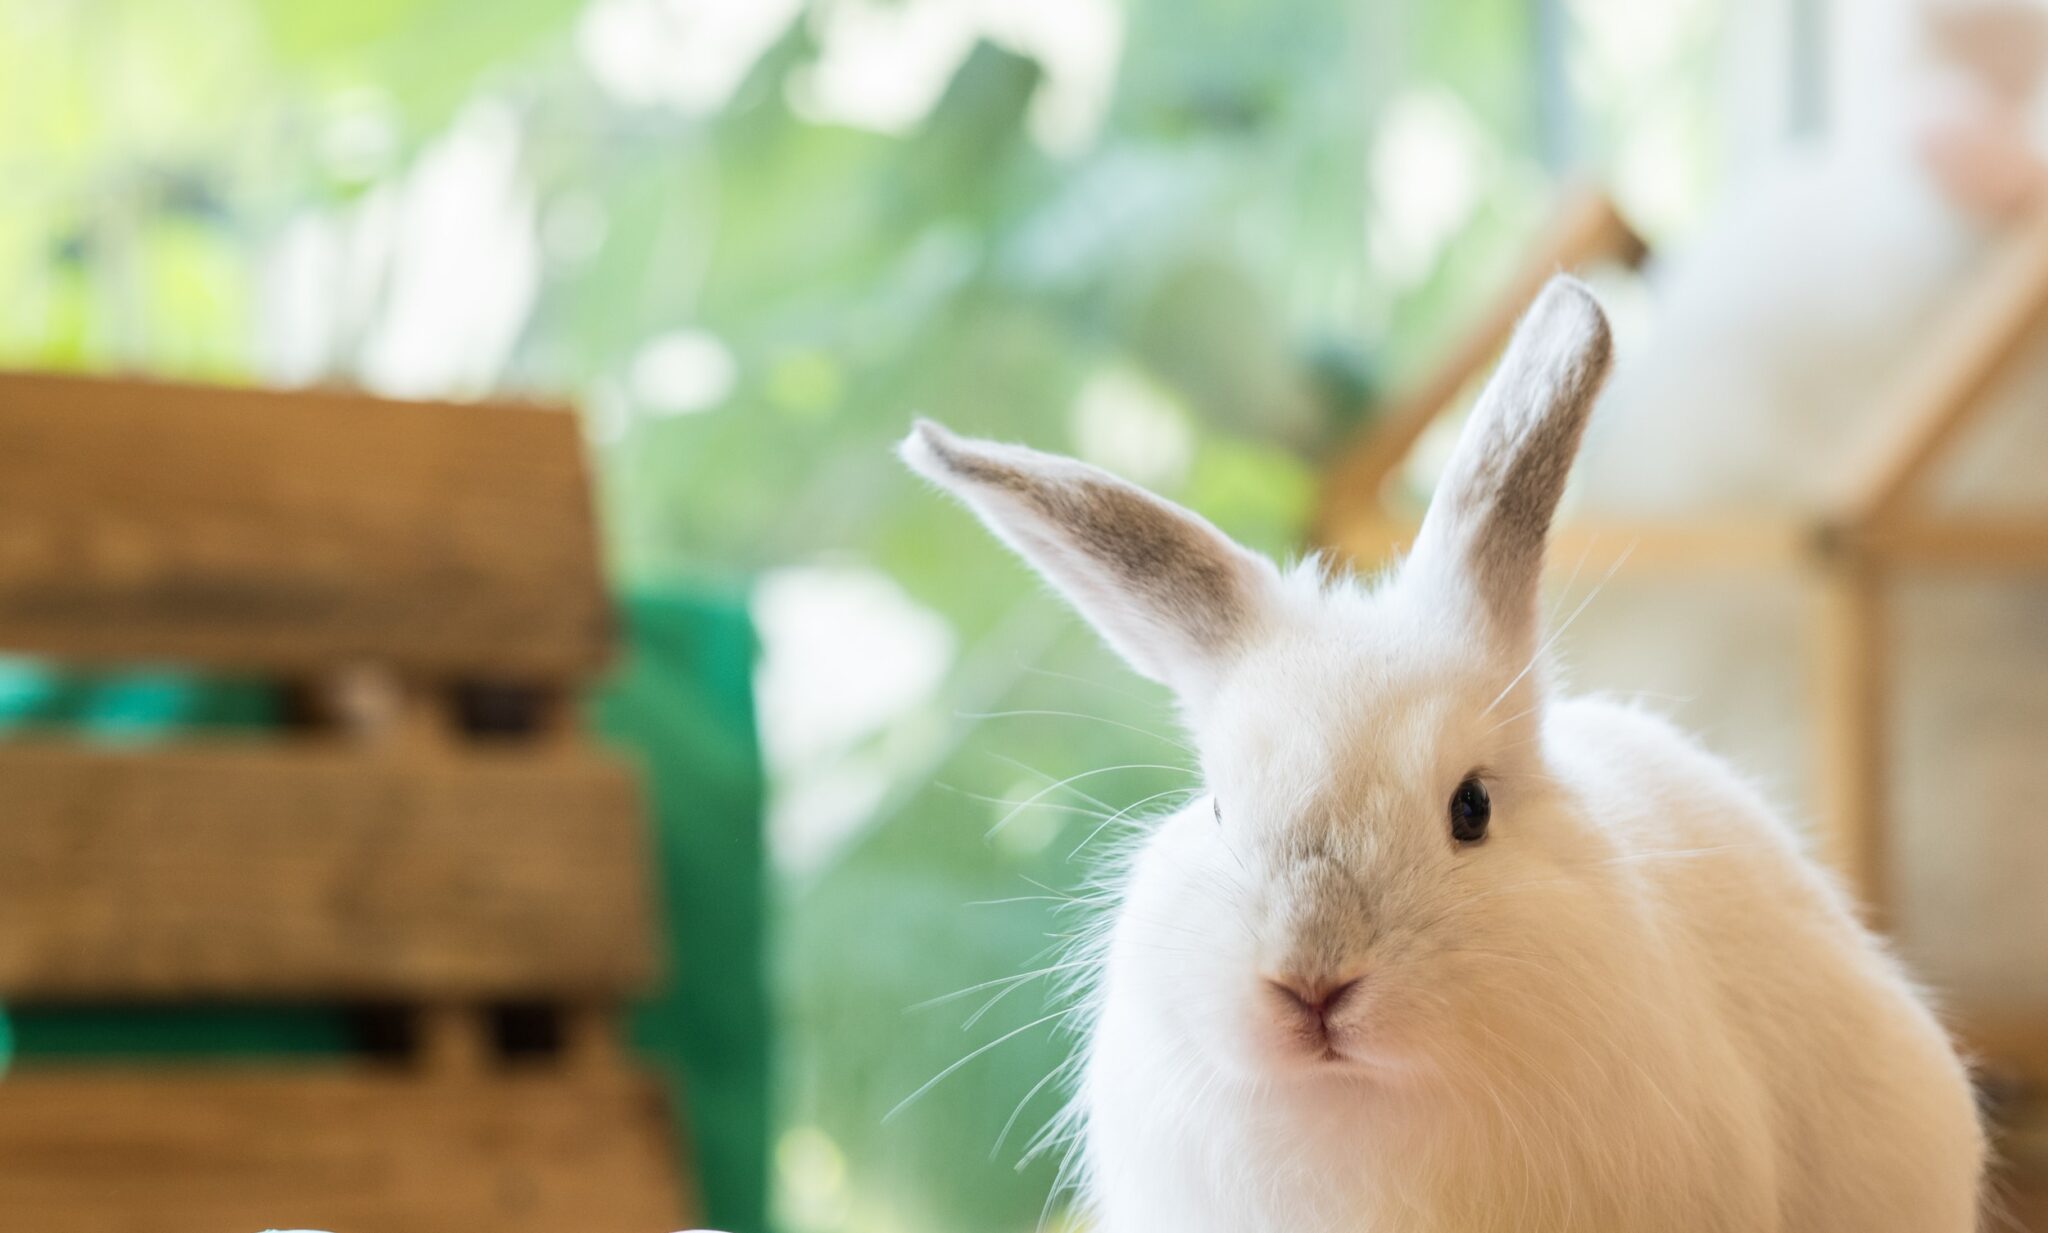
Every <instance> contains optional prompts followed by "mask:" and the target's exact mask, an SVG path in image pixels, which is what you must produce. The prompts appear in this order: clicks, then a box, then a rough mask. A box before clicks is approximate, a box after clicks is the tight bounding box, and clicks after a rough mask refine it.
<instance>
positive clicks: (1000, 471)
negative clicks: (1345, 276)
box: [901, 420, 1279, 703]
mask: <svg viewBox="0 0 2048 1233" xmlns="http://www.w3.org/2000/svg"><path fill="white" fill-rule="evenodd" d="M901 453H902V455H903V460H904V461H905V462H907V463H909V464H910V466H911V468H912V469H913V470H915V471H917V472H918V473H919V474H921V475H923V476H925V478H927V479H929V480H931V481H932V482H933V483H935V484H937V485H939V486H940V487H941V488H944V489H945V490H947V491H948V492H950V493H952V494H953V495H954V496H955V497H958V498H959V499H960V501H961V502H962V503H963V504H965V505H966V506H967V507H968V508H969V509H971V510H973V511H974V512H975V513H976V514H978V515H980V517H981V520H982V522H983V523H985V524H987V526H988V528H989V530H991V531H994V532H995V533H996V535H997V536H998V537H1000V538H1001V539H1002V540H1003V542H1004V543H1006V544H1008V545H1009V546H1010V547H1011V548H1014V549H1015V550H1016V551H1017V555H1019V556H1021V557H1023V558H1024V559H1025V560H1026V561H1028V562H1030V563H1031V565H1032V566H1033V567H1034V568H1035V569H1037V570H1038V572H1039V573H1040V574H1041V575H1043V576H1044V577H1045V579H1046V581H1048V582H1050V583H1052V585H1053V586H1054V588H1056V589H1057V590H1058V591H1059V592H1060V593H1061V594H1063V595H1065V596H1066V597H1067V599H1068V600H1069V601H1070V602H1071V603H1072V604H1073V605H1074V607H1075V608H1076V609H1078V610H1079V611H1080V613H1081V615H1082V616H1084V617H1086V618H1087V619H1088V621H1089V623H1090V624H1092V625H1094V626H1095V628H1096V630H1097V631H1098V632H1099V633H1101V635H1102V637H1103V639H1104V641H1106V642H1108V643H1109V644H1110V646H1111V647H1113V648H1114V649H1115V650H1116V651H1117V652H1118V653H1119V654H1121V655H1122V656H1123V657H1124V659H1126V660H1127V661H1129V662H1130V664H1131V666H1132V667H1134V668H1136V669H1137V670H1138V671H1140V672H1142V673H1144V674H1145V675H1146V676H1149V677H1151V678H1152V679H1153V680H1155V681H1158V682H1160V683H1161V684H1164V685H1166V686H1168V687H1170V688H1172V689H1173V690H1174V691H1175V692H1177V693H1179V694H1180V696H1181V698H1182V699H1183V700H1184V701H1187V702H1191V703H1196V702H1200V701H1201V700H1202V699H1203V698H1204V697H1205V696H1206V695H1207V694H1208V692H1209V691H1210V690H1211V688H1212V687H1213V686H1214V685H1215V684H1216V682H1217V679H1218V678H1219V676H1220V675H1221V674H1222V672H1223V671H1224V670H1225V669H1226V668H1227V667H1228V666H1229V665H1230V664H1231V663H1232V662H1234V660H1235V657H1236V654H1237V652H1238V651H1240V650H1241V649H1242V648H1243V647H1244V646H1245V644H1246V643H1247V642H1249V641H1250V640H1251V639H1252V638H1253V637H1254V636H1256V634H1257V632H1258V630H1259V629H1260V627H1261V626H1262V625H1263V624H1264V623H1265V621H1266V619H1267V617H1268V615H1269V614H1270V612H1271V611H1272V603H1273V598H1274V592H1275V591H1276V590H1277V589H1278V587H1279V572H1278V571H1277V570H1276V569H1275V568H1274V566H1273V563H1272V562H1270V561H1268V560H1266V559H1265V558H1264V557H1260V556H1257V555H1255V554H1253V553H1252V552H1250V551H1248V550H1246V549H1244V548H1241V547H1239V546H1238V545H1237V544H1236V543H1234V542H1233V541H1232V540H1231V539H1230V538H1229V537H1228V536H1226V535H1224V534H1223V532H1221V531H1219V530H1217V529H1216V528H1215V527H1214V526H1212V525H1210V524H1209V523H1208V522H1207V521H1205V520H1203V519H1202V518H1201V517H1200V516H1198V515H1196V514H1195V513H1193V512H1192V511H1189V510H1185V509H1182V508H1181V507H1180V506H1178V505H1175V504H1173V503H1172V502H1171V501H1167V500H1165V499H1163V498H1160V497H1156V496H1154V495H1152V494H1151V493H1149V492H1146V491H1145V490H1144V489H1142V488H1139V487H1137V486H1136V485H1134V484H1129V483H1126V482H1125V481H1123V480H1120V479H1118V478H1117V477H1116V476H1114V475H1111V474H1109V473H1108V472H1107V471H1103V470H1101V469H1100V468H1097V467H1091V466H1089V465H1088V464H1086V463H1082V462H1076V461H1075V460H1073V459H1071V458H1060V457H1057V456H1055V455H1052V454H1042V453H1039V452H1038V451H1037V450H1031V449H1025V448H1024V447H1022V446H1017V445H1002V444H998V443H997V442H994V441H977V440H973V439H970V438H966V437H958V436H955V435H953V434H952V433H950V432H947V431H946V430H945V429H944V428H941V427H939V426H938V425H937V424H934V423H932V422H931V421H929V420H920V421H918V423H917V426H916V427H915V428H913V429H912V430H911V433H910V436H909V437H907V438H905V439H904V442H903V445H902V447H901Z"/></svg>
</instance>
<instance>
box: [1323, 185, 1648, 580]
mask: <svg viewBox="0 0 2048 1233" xmlns="http://www.w3.org/2000/svg"><path fill="white" fill-rule="evenodd" d="M1647 251H1648V249H1647V247H1646V246H1645V245H1644V243H1643V241H1642V239H1641V237H1639V236H1638V235H1636V233H1635V231H1634V230H1633V229H1631V228H1630V227H1629V225H1628V222H1627V220H1625V219H1623V218H1622V217H1621V215H1620V213H1619V212H1618V211H1617V210H1616V209H1615V208H1614V203H1613V201H1612V200H1611V199H1609V198H1608V196H1607V195H1606V194H1605V193H1603V192H1601V191H1599V190H1597V189H1594V188H1590V187H1581V188H1578V189H1575V190H1573V191H1571V192H1569V193H1567V194H1566V196H1565V198H1564V201H1563V203H1562V205H1561V206H1560V207H1559V209H1558V212H1557V216H1556V217H1555V218H1554V219H1553V220H1552V221H1551V224H1550V226H1549V228H1548V229H1547V230H1545V232H1544V233H1543V235H1542V236H1541V237H1540V238H1539V239H1538V240H1537V242H1536V243H1535V245H1534V246H1533V247H1531V249H1530V251H1529V254H1528V256H1527V258H1526V259H1525V260H1524V261H1523V262H1522V264H1521V265H1520V266H1519V267H1518V268H1517V269H1516V270H1515V272H1514V274H1513V275H1512V276H1511V277H1510V278H1509V280H1508V282H1507V285H1506V286H1504V287H1502V288H1501V291H1500V294H1498V295H1497V296H1495V297H1494V298H1493V300H1492V301H1491V302H1490V303H1489V304H1488V305H1487V307H1486V309H1485V311H1484V312H1483V313H1482V314H1481V315H1480V317H1479V320H1478V321H1477V322H1475V323H1474V324H1473V326H1472V328H1471V329H1469V330H1467V331H1466V332H1465V333H1464V334H1462V335H1460V336H1459V338H1458V340H1457V342H1456V343H1455V344H1454V345H1453V346H1452V348H1451V350H1450V353H1449V354H1448V355H1446V356H1445V357H1444V358H1443V360H1442V361H1441V362H1439V363H1438V364H1437V365H1436V366H1435V367H1433V368H1431V369H1430V370H1429V372H1428V374H1427V375H1426V376H1425V377H1424V378H1423V380H1422V381H1421V382H1419V383H1418V384H1417V385H1416V386H1415V387H1414V388H1413V389H1411V390H1409V391H1408V392H1406V393H1405V394H1403V395H1401V396H1400V397H1399V398H1397V399H1396V400H1394V401H1393V402H1392V403H1390V404H1389V405H1388V406H1387V407H1386V408H1385V409H1384V410H1383V411H1381V412H1380V413H1379V414H1378V415H1376V416H1375V417H1374V419H1373V422H1372V424H1371V425H1370V426H1369V427H1368V428H1366V429H1365V431H1364V433H1363V435H1362V436H1361V437H1360V438H1359V440H1358V441H1357V442H1355V443H1354V444H1353V445H1351V446H1350V447H1349V448H1348V449H1347V450H1346V451H1345V452H1344V453H1343V454H1342V455H1341V456H1340V457H1339V458H1338V459H1337V461H1336V462H1335V463H1334V464H1333V465H1332V466H1331V467H1330V468H1329V469H1328V471H1327V472H1326V475H1325V482H1324V486H1323V493H1322V507H1321V509H1320V510H1319V512H1318V514H1317V518H1316V524H1317V536H1316V538H1317V542H1318V543H1322V544H1329V543H1332V542H1334V541H1335V540H1337V539H1339V538H1341V537H1342V536H1343V535H1344V534H1345V528H1346V527H1347V525H1348V524H1350V523H1353V522H1357V521H1362V520H1367V519H1370V518H1371V517H1372V516H1373V512H1374V511H1376V510H1377V509H1378V508H1379V505H1380V485H1381V483H1382V482H1383V481H1384V480H1385V479H1386V478H1387V476H1388V475H1390V474H1392V473H1393V471H1394V469H1395V468H1396V467H1398V466H1400V465H1401V462H1402V460H1403V459H1405V458H1406V457H1407V456H1408V451H1410V450H1411V449H1413V448H1414V447H1415V442H1416V441H1417V440H1418V439H1419V438H1420V437H1421V436H1422V434H1423V432H1424V431H1425V430H1427V429H1428V428H1429V426H1430V424H1431V423H1432V422H1434V421H1435V419H1436V417H1437V416H1439V415H1441V414H1442V413H1443V411H1444V409H1445V408H1446V407H1448V406H1449V405H1450V403H1451V400H1452V399H1454V398H1456V397H1457V396H1458V392H1459V391H1460V390H1462V389H1464V388H1465V387H1466V386H1467V385H1468V384H1470V383H1471V382H1472V380H1473V378H1475V377H1477V376H1478V375H1479V372H1480V370H1481V369H1483V368H1485V367H1486V366H1487V365H1488V364H1489V363H1491V362H1492V361H1493V358H1494V356H1496V355H1498V354H1499V353H1500V350H1501V348H1502V347H1503V346H1505V345H1506V344H1507V340H1508V335H1509V334H1511V333H1512V332H1513V331H1514V328H1515V322H1516V321H1518V320H1520V318H1521V316H1522V314H1523V312H1525V311H1527V309H1528V307H1529V305H1530V304H1531V303H1532V302H1533V301H1534V300H1535V299H1536V295H1537V293H1538V292H1540V291H1542V290H1543V285H1544V284H1545V283H1546V282H1548V281H1549V280H1550V279H1551V277H1552V276H1553V275H1555V274H1557V273H1558V272H1559V271H1562V270H1574V269H1578V268H1579V267H1581V266H1585V265H1588V264H1591V263H1593V262H1596V261H1603V260H1615V261H1621V262H1623V263H1625V264H1629V265H1634V264H1637V263H1638V262H1640V261H1642V259H1643V257H1644V255H1645V254H1646V253H1647Z"/></svg>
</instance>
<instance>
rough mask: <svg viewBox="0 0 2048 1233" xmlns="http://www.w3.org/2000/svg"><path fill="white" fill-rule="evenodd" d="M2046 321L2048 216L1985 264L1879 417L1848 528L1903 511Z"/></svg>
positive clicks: (1846, 515)
mask: <svg viewBox="0 0 2048 1233" xmlns="http://www.w3.org/2000/svg"><path fill="white" fill-rule="evenodd" d="M2044 315H2048V206H2044V207H2043V208H2041V209H2039V210H2037V211H2036V212H2035V213H2034V215H2033V216H2032V217H2030V218H2028V219H2027V220H2026V221H2025V222H2024V223H2023V224H2021V225H2020V226H2019V227H2018V228H2017V230H2016V231H2015V232H2014V233H2013V234H2012V235H2011V236H2009V237H2008V238H2007V239H2006V240H2005V241H2004V242H2003V243H2002V244H2001V245H2000V246H1999V248H1998V250H1997V251H1996V252H1994V253H1992V254H1991V255H1990V256H1989V257H1987V258H1986V260H1985V261H1984V264H1983V269H1982V271H1981V272H1980V273H1979V274H1978V275H1977V277H1976V278H1975V280H1974V281H1972V282H1971V283H1970V284H1969V286H1967V287H1966V288H1964V290H1963V292H1962V295H1961V297H1960V299H1959V300H1958V301H1957V303H1956V304H1955V306H1954V307H1953V308H1952V309H1951V310H1950V311H1948V312H1946V313H1944V314H1943V315H1942V319H1941V322H1940V324H1939V326H1938V328H1937V329H1936V330H1935V332H1934V336H1933V337H1931V338H1929V339H1926V340H1925V341H1923V342H1922V343H1921V344H1920V346H1919V347H1918V349H1917V350H1916V356H1917V360H1916V363H1915V364H1914V366H1913V367H1911V368H1909V369H1908V370H1907V371H1906V373H1905V374H1904V376H1903V378H1902V379H1901V380H1900V381H1899V382H1898V383H1897V384H1896V386H1895V387H1894V390H1895V392H1894V393H1893V395H1892V396H1891V397H1890V398H1889V399H1888V400H1887V401H1886V402H1885V403H1883V404H1881V405H1880V406H1878V407H1876V408H1874V409H1873V411H1872V414H1871V419H1872V422H1873V423H1876V424H1879V425H1882V426H1884V430H1885V435H1884V436H1883V437H1881V438H1880V439H1879V440H1878V442H1877V443H1876V445H1875V447H1874V448H1873V449H1872V450H1871V453H1870V457H1869V459H1868V460H1867V461H1866V462H1865V463H1864V464H1863V465H1862V466H1861V467H1860V468H1858V469H1857V470H1856V471H1855V472H1854V481H1853V484H1852V486H1851V488H1850V489H1849V491H1848V492H1847V493H1846V494H1845V495H1844V497H1843V499H1842V501H1841V505H1840V508H1841V511H1842V515H1841V516H1842V521H1843V522H1844V523H1846V524H1847V525H1849V526H1851V527H1859V528H1861V527H1872V526H1875V525H1877V524H1878V523H1881V522H1884V521H1887V520H1890V519H1894V518H1896V517H1897V516H1898V515H1899V514H1900V513H1901V512H1903V511H1904V509H1905V508H1906V506H1907V504H1908V502H1909V501H1910V499H1911V498H1912V496H1913V493H1914V491H1915V489H1916V486H1917V485H1918V483H1919V482H1920V480H1921V479H1922V478H1923V477H1924V476H1925V474H1926V473H1927V471H1928V469H1929V468H1930V467H1931V466H1933V464H1934V462H1935V461H1936V460H1937V459H1938V458H1939V457H1940V456H1941V454H1942V453H1943V451H1944V450H1945V449H1946V448H1947V447H1948V446H1949V444H1950V443H1951V442H1953V441H1954V440H1955V439H1956V438H1957V437H1958V436H1959V435H1960V434H1961V433H1962V432H1963V431H1964V429H1965V428H1967V427H1968V426H1969V423H1970V421H1971V420H1973V419H1974V418H1975V417H1976V415H1977V414H1978V413H1979V412H1980V411H1981V410H1982V409H1983V407H1984V405H1985V401H1986V400H1985V398H1984V395H1985V393H1986V391H1987V390H1989V389H1990V387H1991V385H1992V383H1993V382H1995V381H1996V380H1997V379H1998V377H1999V375H2000V374H2001V373H2002V372H2003V371H2004V370H2005V367H2006V365H2007V363H2008V362H2009V361H2010V360H2011V359H2012V357H2013V356H2014V355H2015V354H2016V353H2017V351H2018V350H2019V348H2020V346H2021V344H2022V343H2024V342H2025V341H2026V339H2027V337H2028V335H2029V334H2030V333H2031V332H2032V330H2033V329H2034V328H2035V327H2036V326H2037V325H2038V324H2039V323H2040V322H2041V321H2042V319H2043V317H2044Z"/></svg>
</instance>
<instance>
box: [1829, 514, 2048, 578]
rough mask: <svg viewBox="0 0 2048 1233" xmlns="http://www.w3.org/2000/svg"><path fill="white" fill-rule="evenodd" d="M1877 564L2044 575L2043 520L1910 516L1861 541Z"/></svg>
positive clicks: (2046, 535)
mask: <svg viewBox="0 0 2048 1233" xmlns="http://www.w3.org/2000/svg"><path fill="white" fill-rule="evenodd" d="M1866 542H1867V543H1868V545H1869V549H1870V551H1871V552H1872V553H1873V554H1875V555H1877V556H1879V557H1881V558H1882V559H1883V560H1885V561H1888V562H1891V563H1894V564H1897V565H1903V566H1913V567H1918V568H1924V569H1930V570H1956V571H1963V570H1968V571H1975V572H1981V573H1991V574H2021V575H2025V574H2041V573H2048V516H2036V517H2033V518H2023V517H2019V516H2014V515H2005V516H1985V515H1969V516H1944V517H1933V516H1911V517H1907V518H1905V519H1903V520H1901V521H1899V522H1897V523H1894V524H1886V525H1884V526H1882V527H1880V528H1878V529H1876V530H1874V531H1872V532H1871V533H1870V534H1869V535H1868V536H1867V537H1866Z"/></svg>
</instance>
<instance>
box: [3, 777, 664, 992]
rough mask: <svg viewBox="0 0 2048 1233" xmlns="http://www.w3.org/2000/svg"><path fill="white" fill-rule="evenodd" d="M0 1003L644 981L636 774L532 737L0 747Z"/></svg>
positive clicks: (647, 969)
mask: <svg viewBox="0 0 2048 1233" xmlns="http://www.w3.org/2000/svg"><path fill="white" fill-rule="evenodd" d="M0 791H4V798H0V799H4V801H5V819H4V822H5V824H4V825H0V998H17V999H23V1000H76V999H97V998H190V997H210V996H277V997H315V998H322V999H336V998H348V997H362V998H380V997H406V996H419V997H430V998H440V999H448V1000H458V1001H459V1000H465V999H485V998H491V997H513V996H529V995H553V994H558V993H559V994H564V995H566V994H589V995H591V996H592V997H593V998H594V999H595V1000H599V1001H603V1000H606V999H607V998H609V997H610V996H613V995H616V994H619V993H623V992H628V991H632V990H636V989H638V988H640V987H641V985H642V984H643V982H644V981H645V980H646V979H647V978H648V977H649V975H650V973H651V972H652V970H653V954H652V949H651V947H652V943H651V940H650V939H651V938H652V937H653V932H652V910H651V905H650V895H649V890H648V887H647V884H646V878H647V874H646V870H645V854H644V853H645V848H644V842H643V831H642V824H641V821H640V816H641V815H640V803H639V799H638V792H637V789H636V785H635V783H634V780H633V777H632V776H631V775H630V774H629V773H628V772H627V771H626V770H625V769H624V768H623V767H622V766H620V765H619V764H618V763H616V762H615V761H613V760H611V759H609V758H607V757H604V756H601V755H599V754H597V753H595V752H593V751H591V750H589V749H588V748H586V747H582V746H572V745H567V744H563V743H560V742H549V743H548V744H547V745H546V746H545V747H544V748H541V749H532V748H527V747H522V746H517V745H508V746H506V747H504V748H502V749H499V748H492V747H489V746H483V747H478V748H477V749H475V750H472V751H464V750H461V749H459V748H456V747H453V746H451V747H449V748H448V749H446V750H445V751H438V752H436V751H422V750H418V749H406V750H403V751H399V752H396V753H394V752H390V751H387V750H382V749H378V748H365V747H361V746H353V745H350V744H347V743H342V742H334V743H310V742H309V743H280V744H277V745H270V744H264V743H257V742H249V743H220V744H210V745H184V746H172V747H165V748H162V749H159V750H154V751H106V750H91V749H85V748H80V747H76V746H70V745H62V744H55V743H49V744H45V743H40V742H34V743H23V744H13V745H0Z"/></svg>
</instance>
